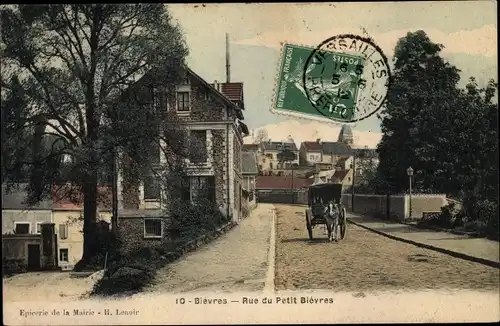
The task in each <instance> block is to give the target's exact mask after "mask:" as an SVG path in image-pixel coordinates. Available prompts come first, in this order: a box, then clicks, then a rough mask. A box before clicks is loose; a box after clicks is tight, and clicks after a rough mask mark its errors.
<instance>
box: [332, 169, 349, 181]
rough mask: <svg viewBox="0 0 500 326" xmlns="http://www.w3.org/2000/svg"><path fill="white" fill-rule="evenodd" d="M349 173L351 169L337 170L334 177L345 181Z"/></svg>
mask: <svg viewBox="0 0 500 326" xmlns="http://www.w3.org/2000/svg"><path fill="white" fill-rule="evenodd" d="M347 173H349V170H336V171H335V173H334V174H333V177H332V178H333V179H337V180H339V181H343V180H344V178H345V177H346V175H347Z"/></svg>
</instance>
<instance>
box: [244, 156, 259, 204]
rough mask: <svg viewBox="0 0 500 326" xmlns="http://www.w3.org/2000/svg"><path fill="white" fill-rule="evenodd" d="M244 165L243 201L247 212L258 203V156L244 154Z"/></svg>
mask: <svg viewBox="0 0 500 326" xmlns="http://www.w3.org/2000/svg"><path fill="white" fill-rule="evenodd" d="M242 158H243V164H242V174H243V200H245V205H246V207H247V210H248V211H250V210H252V209H253V208H255V206H256V204H257V201H256V200H255V177H256V176H257V175H258V173H259V171H258V169H257V155H256V153H253V152H243V153H242Z"/></svg>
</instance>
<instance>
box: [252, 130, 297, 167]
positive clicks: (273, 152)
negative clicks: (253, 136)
mask: <svg viewBox="0 0 500 326" xmlns="http://www.w3.org/2000/svg"><path fill="white" fill-rule="evenodd" d="M284 149H287V150H289V151H290V152H292V153H294V155H295V159H294V160H292V161H289V162H280V161H279V158H278V154H279V153H280V152H282V151H283V150H284ZM293 165H299V151H298V149H297V145H295V142H294V141H293V139H289V140H288V141H286V142H273V141H271V140H269V141H267V142H262V143H260V153H259V157H258V166H259V170H260V171H262V172H263V173H264V174H267V173H269V172H272V171H276V170H288V169H290V168H291V167H292V166H293ZM266 172H267V173H266Z"/></svg>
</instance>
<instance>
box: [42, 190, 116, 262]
mask: <svg viewBox="0 0 500 326" xmlns="http://www.w3.org/2000/svg"><path fill="white" fill-rule="evenodd" d="M67 192H68V187H67V186H66V187H65V186H63V187H60V186H53V187H52V200H53V221H54V222H53V223H54V224H55V232H56V234H57V242H58V266H59V267H60V268H61V269H62V270H71V269H73V267H74V266H75V264H76V263H77V262H78V261H79V260H80V259H81V258H82V254H83V196H82V194H81V193H79V192H77V191H75V194H74V195H73V197H75V199H77V200H75V201H76V203H75V202H72V201H70V200H69V199H68V196H63V194H64V193H67ZM98 193H99V196H98V206H97V219H98V221H104V222H106V223H111V216H112V212H111V201H112V195H111V189H110V188H109V187H98ZM108 227H109V225H108Z"/></svg>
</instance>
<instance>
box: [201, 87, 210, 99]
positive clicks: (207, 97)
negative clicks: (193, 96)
mask: <svg viewBox="0 0 500 326" xmlns="http://www.w3.org/2000/svg"><path fill="white" fill-rule="evenodd" d="M203 95H204V99H205V101H210V93H209V92H208V90H207V89H206V90H205V92H204V94H203Z"/></svg>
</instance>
